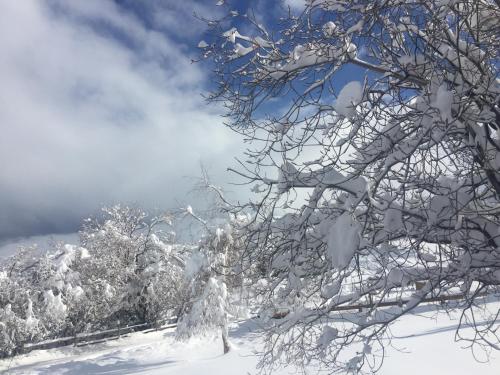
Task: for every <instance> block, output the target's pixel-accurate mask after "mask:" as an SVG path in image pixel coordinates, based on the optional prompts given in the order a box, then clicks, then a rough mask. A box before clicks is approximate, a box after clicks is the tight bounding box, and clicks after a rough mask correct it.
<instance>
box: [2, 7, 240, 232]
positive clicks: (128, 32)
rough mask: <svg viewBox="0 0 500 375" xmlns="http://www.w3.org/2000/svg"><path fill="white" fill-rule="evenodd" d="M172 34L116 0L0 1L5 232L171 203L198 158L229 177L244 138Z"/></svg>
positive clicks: (68, 225)
mask: <svg viewBox="0 0 500 375" xmlns="http://www.w3.org/2000/svg"><path fill="white" fill-rule="evenodd" d="M176 3H177V2H176ZM189 3H190V2H189V1H187V2H186V6H188V7H189ZM176 6H177V5H176ZM164 11H165V12H167V13H168V9H167V10H164ZM184 13H185V14H187V13H186V12H184ZM184 13H182V14H184ZM186 17H187V16H186ZM155 22H157V23H158V22H159V21H155ZM162 27H164V28H165V27H166V26H165V25H163V26H162ZM173 27H174V29H175V28H177V31H178V32H182V25H178V24H174V25H173ZM184 28H186V29H189V30H190V27H189V25H184ZM163 31H164V30H163ZM189 32H191V31H189ZM167 35H168V34H166V33H164V32H159V31H157V30H153V29H151V27H150V26H145V23H144V22H143V21H142V20H140V19H138V18H137V17H136V16H134V15H133V14H132V13H130V12H127V11H126V10H124V9H121V8H119V7H117V6H116V5H114V3H112V2H104V1H86V0H81V1H76V0H75V1H70V2H68V1H64V2H63V1H49V2H42V1H35V0H33V1H20V2H17V1H16V2H14V1H2V2H0V82H2V90H0V127H1V134H2V135H1V137H0V175H1V180H0V239H3V240H5V239H6V238H10V237H15V236H26V235H33V234H43V233H52V232H70V231H74V230H75V228H76V227H77V225H78V223H79V222H80V219H81V218H82V217H83V216H87V215H89V214H91V213H92V212H94V211H95V210H96V209H97V208H98V207H99V206H100V205H102V204H106V203H112V202H119V201H123V202H136V203H138V204H141V205H144V206H146V207H156V206H159V207H172V206H175V205H177V204H179V201H182V200H183V199H184V196H185V192H186V190H188V189H189V187H190V185H191V183H192V181H191V180H190V179H187V178H185V176H192V175H196V174H198V172H199V169H198V165H199V162H200V160H203V161H204V162H205V163H206V164H207V165H208V166H211V171H212V173H213V174H214V178H215V179H216V180H218V181H219V182H220V183H224V182H225V181H227V180H228V178H229V176H227V175H226V174H225V172H224V171H225V167H226V166H227V164H228V160H230V159H231V158H232V156H234V155H236V154H237V153H238V151H239V149H240V148H241V143H240V141H239V140H238V137H237V136H235V135H233V134H232V133H231V132H230V131H229V130H228V129H226V128H225V127H224V126H222V125H221V119H220V117H219V116H218V115H217V113H216V111H217V110H218V109H216V108H213V107H208V106H207V105H206V104H205V103H204V102H203V100H202V99H201V97H200V92H201V91H202V90H203V87H204V85H205V83H206V77H205V76H206V73H205V72H204V71H203V67H202V66H200V65H199V64H191V63H190V56H189V55H190V50H189V49H188V48H187V47H186V46H185V45H183V44H182V43H180V42H178V41H173V39H171V38H170V37H168V36H167Z"/></svg>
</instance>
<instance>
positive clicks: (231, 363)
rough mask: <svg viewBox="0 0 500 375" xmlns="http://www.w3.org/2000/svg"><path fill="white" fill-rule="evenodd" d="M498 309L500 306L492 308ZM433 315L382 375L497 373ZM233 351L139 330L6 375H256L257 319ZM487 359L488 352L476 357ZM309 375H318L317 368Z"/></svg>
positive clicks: (43, 357) (35, 357)
mask: <svg viewBox="0 0 500 375" xmlns="http://www.w3.org/2000/svg"><path fill="white" fill-rule="evenodd" d="M489 307H490V308H498V304H496V303H495V304H490V306H489ZM432 315H433V314H432V313H431V312H426V313H424V314H420V315H419V316H416V315H411V316H406V317H405V318H404V320H403V321H401V322H400V323H398V324H397V325H396V327H395V329H394V335H395V337H396V338H395V339H394V340H393V342H392V343H391V346H392V347H389V346H388V347H387V350H388V351H387V357H386V360H385V362H384V367H383V368H382V370H381V374H384V375H399V374H401V373H402V372H404V373H405V375H412V374H415V375H421V374H440V375H447V374H449V375H462V374H463V375H466V374H467V375H468V374H481V375H490V374H491V375H493V374H495V375H497V374H498V373H499V369H500V355H499V354H498V353H492V355H491V357H490V361H489V362H487V363H481V362H479V361H477V360H475V359H474V357H473V354H472V352H471V351H470V350H467V349H461V347H463V345H464V344H463V343H453V337H454V333H455V328H456V326H457V321H456V317H446V316H441V317H440V318H439V319H437V320H436V319H434V318H432ZM230 337H231V343H232V350H231V351H230V353H229V354H227V355H222V345H221V343H220V342H219V340H213V339H208V338H204V339H202V338H194V339H192V340H190V341H189V342H185V343H179V342H177V341H175V338H174V331H173V329H168V330H164V331H158V332H148V333H142V332H137V333H134V334H131V335H129V336H127V337H123V338H121V339H119V340H115V341H109V342H107V343H102V344H96V345H94V346H84V347H77V348H75V347H65V348H61V349H52V350H42V351H36V352H32V353H30V354H27V355H22V356H18V357H14V358H13V359H7V360H3V361H0V372H2V373H5V374H12V375H14V374H47V375H48V374H51V375H52V374H158V375H160V374H161V375H163V374H169V375H199V374H217V375H237V374H242V375H247V374H256V373H257V372H258V369H256V365H257V363H258V358H257V357H256V355H255V351H258V350H260V349H261V348H262V342H261V330H260V328H259V322H258V321H257V320H255V319H250V320H246V321H243V322H241V323H238V324H234V325H233V326H232V329H231V330H230ZM475 354H476V356H477V359H478V360H485V359H486V357H485V355H484V352H476V353H475ZM295 370H297V369H295V368H287V369H280V370H278V371H273V372H272V373H273V374H275V375H284V374H291V373H294V372H295ZM306 371H307V373H311V374H312V373H316V370H315V369H314V368H313V367H309V368H308V369H306Z"/></svg>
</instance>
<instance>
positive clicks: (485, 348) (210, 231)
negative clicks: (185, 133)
mask: <svg viewBox="0 0 500 375" xmlns="http://www.w3.org/2000/svg"><path fill="white" fill-rule="evenodd" d="M298 3H300V4H298ZM213 7H214V8H216V9H217V13H215V14H210V15H209V14H203V13H199V12H197V13H196V14H195V17H194V18H196V19H197V20H198V21H199V22H201V23H202V24H203V25H204V30H203V31H202V32H200V33H199V35H197V37H198V40H199V42H196V44H195V45H194V48H196V50H197V52H196V53H197V57H196V58H195V59H193V62H195V63H196V64H198V65H199V66H202V67H203V69H204V72H205V74H207V75H208V76H209V77H210V84H209V85H208V87H207V88H206V90H205V92H204V93H205V95H206V98H207V101H208V103H209V104H211V105H212V107H213V108H216V109H217V110H218V111H219V113H220V114H221V115H223V116H224V120H225V124H226V126H227V127H228V128H229V129H230V130H231V131H233V132H234V133H235V134H237V135H238V137H239V138H241V139H243V140H244V142H245V152H244V154H243V156H240V157H238V158H237V166H236V167H231V166H229V165H228V167H229V171H230V172H231V174H232V176H234V177H235V178H236V179H237V181H238V182H237V184H238V185H242V186H244V189H245V191H246V195H245V198H244V199H242V198H232V197H231V195H230V194H229V195H228V194H226V191H225V188H223V187H220V186H219V184H218V183H214V182H213V180H212V179H211V178H210V176H209V174H208V173H207V171H206V170H205V169H202V178H201V179H200V180H199V183H198V184H197V190H196V192H197V194H198V196H199V197H202V199H201V200H204V201H205V207H204V208H203V209H198V208H197V206H196V205H193V207H191V206H189V205H186V206H181V207H179V208H178V209H171V210H166V211H165V213H162V214H159V215H153V214H149V213H148V212H147V210H145V209H140V208H137V207H136V206H131V205H126V204H121V205H120V204H119V205H111V206H109V207H105V208H104V209H103V212H102V213H101V214H98V215H95V216H94V217H92V218H90V219H87V220H84V221H83V222H82V224H81V226H80V228H81V229H80V231H79V242H78V243H75V244H64V243H56V244H54V245H53V246H52V247H51V248H50V249H44V251H43V252H41V253H40V251H39V249H36V247H30V246H23V247H21V248H19V249H18V251H17V253H16V254H15V255H14V256H12V257H10V258H8V259H6V260H5V261H2V262H1V263H0V357H4V358H5V359H4V360H3V362H5V363H7V362H8V361H9V360H12V358H21V359H17V360H15V361H18V362H15V363H17V364H18V366H21V367H22V366H23V363H28V362H29V361H28V362H26V361H27V360H26V358H29V356H30V355H33V357H32V358H36V352H32V353H31V354H22V353H23V352H27V351H29V347H30V345H33V344H34V343H40V342H42V343H43V342H49V341H47V340H56V341H57V340H58V339H62V338H71V337H73V338H74V340H73V344H74V345H75V346H76V344H77V342H78V338H79V337H80V338H82V337H85V335H86V334H91V333H94V332H105V331H110V330H115V329H117V328H119V329H125V328H127V327H131V326H134V327H136V326H141V327H143V328H144V329H149V330H153V331H152V332H150V333H149V334H150V335H151V336H148V337H150V338H152V339H153V341H154V342H156V341H155V340H158V342H161V341H160V338H161V337H163V338H164V340H167V342H168V343H169V345H171V346H172V347H176V346H178V347H179V348H180V349H179V350H180V352H182V353H183V354H180V357H177V356H176V354H172V353H173V352H172V350H173V349H169V350H170V351H169V352H168V353H170V354H169V355H170V356H171V357H174V358H181V357H183V356H185V355H186V354H185V353H184V352H183V351H189V348H190V346H189V345H191V344H192V343H193V342H195V343H196V342H197V341H196V340H205V341H203V342H204V344H203V345H206V343H207V342H209V343H210V344H208V345H209V346H213V347H214V348H216V349H214V350H215V351H216V352H219V353H220V354H221V355H222V354H224V355H225V356H227V357H228V358H232V359H231V360H227V361H226V362H225V363H226V365H223V364H222V360H221V362H220V363H219V362H217V363H218V364H217V365H216V366H220V368H218V369H217V370H214V371H217V372H220V373H223V371H222V370H221V368H223V367H224V366H229V368H225V369H224V371H226V372H227V373H231V374H238V373H246V372H247V371H257V370H256V368H255V366H257V368H258V369H260V370H261V371H263V372H264V373H276V374H278V373H281V372H282V371H287V370H286V369H285V370H284V369H283V368H284V367H286V368H288V369H290V368H291V369H293V370H294V371H295V370H297V371H302V372H304V373H312V372H315V371H316V372H317V371H320V372H321V373H326V374H333V373H340V374H351V373H352V374H358V373H360V374H361V373H375V372H380V373H383V374H385V373H389V371H392V372H391V373H404V372H405V371H406V370H405V369H404V368H403V365H402V361H403V360H402V361H401V362H399V361H396V362H395V361H392V362H391V356H393V355H394V353H399V350H398V349H397V347H398V345H399V344H402V341H404V338H405V337H406V338H407V339H408V340H411V338H412V337H413V338H414V337H419V336H421V335H422V336H423V335H424V333H423V332H422V327H421V326H420V325H419V324H415V323H414V322H415V321H414V319H415V318H416V317H417V316H424V317H427V318H433V319H434V320H432V322H433V323H429V322H427V323H426V328H425V332H426V333H425V334H429V332H434V333H440V334H441V333H443V332H445V331H451V332H453V334H452V335H449V336H447V340H443V338H442V336H439V337H440V338H439V340H437V341H438V342H439V345H443V346H447V345H449V348H452V347H453V345H456V344H455V343H454V342H459V344H460V347H461V348H462V350H463V351H464V352H465V351H468V352H469V353H472V355H470V358H469V357H467V358H468V359H469V360H470V361H471V362H472V363H475V361H478V363H479V362H486V363H488V362H489V361H491V362H490V365H491V366H493V368H497V367H498V365H499V364H498V360H497V359H498V358H500V355H499V353H498V350H499V349H500V336H499V333H498V328H499V318H500V317H499V314H500V288H499V287H500V76H499V68H500V56H499V53H500V2H498V1H497V0H450V1H427V0H414V1H399V0H383V1H378V0H376V1H365V0H353V1H340V0H306V1H304V2H300V1H299V2H296V1H284V2H279V6H278V8H279V11H276V9H274V7H272V6H269V9H271V8H273V12H272V15H271V16H270V15H269V14H268V15H267V16H266V17H264V18H263V17H262V14H261V13H262V8H260V11H256V10H254V9H252V8H251V7H248V6H246V5H242V3H241V2H238V1H218V2H217V3H216V4H215V2H214V4H213ZM270 13H271V12H270ZM185 126H188V125H185ZM235 157H236V155H235ZM207 202H209V203H207ZM207 206H208V207H209V209H208V210H207V209H206V207H207ZM186 222H188V223H190V224H189V225H190V228H191V230H192V233H194V234H195V235H194V238H193V236H191V239H190V240H187V237H185V236H184V237H183V236H180V235H179V233H176V230H177V229H178V228H179V227H180V226H179V225H180V224H182V223H184V227H185V226H186V225H185V224H186ZM450 321H452V322H453V323H452V324H451V325H448V324H449V322H450ZM167 326H168V328H166V327H167ZM256 327H259V328H256ZM445 327H448V328H445ZM449 327H451V328H449ZM141 329H142V328H141ZM163 329H167V331H166V332H168V333H165V334H164V335H163V334H161V333H160V332H163V331H162V330H163ZM245 329H247V330H248V332H251V334H250V333H248V332H247V331H245ZM433 330H435V331H433ZM245 332H246V333H245ZM257 332H258V333H257ZM402 332H404V333H402ZM134 335H135V336H134ZM134 335H133V336H132V337H133V338H126V340H129V341H130V344H131V345H132V344H134V343H137V342H141V339H140V338H139V336H138V335H140V334H139V333H136V334H134ZM162 335H163V336H162ZM254 335H255V336H257V335H259V336H260V335H261V336H262V337H259V338H258V339H257V338H255V336H254ZM118 336H120V335H119V334H118ZM200 337H201V338H200ZM207 337H208V338H211V337H215V338H216V340H215V341H210V340H208V339H207ZM134 340H135V341H134ZM207 340H208V341H207ZM236 341H237V342H236ZM190 343H191V344H190ZM254 344H255V345H254ZM98 345H104V347H99V348H100V349H99V350H101V349H103V348H105V345H106V343H104V344H103V343H99V344H98ZM110 345H116V347H119V345H120V344H110ZM145 345H146V344H145ZM148 345H149V346H148ZM154 345H155V344H152V343H151V342H148V343H147V345H146V346H145V347H147V348H149V349H148V350H152V349H151V348H152V347H153V346H154ZM159 345H161V344H159ZM193 345H194V344H193ZM402 345H404V343H403V344H402ZM426 345H431V346H432V345H433V344H432V341H431V340H430V341H429V343H428V344H426ZM195 346H196V345H195ZM250 347H251V348H250ZM238 348H244V349H241V350H243V352H244V353H246V354H245V355H247V354H250V352H251V354H252V355H255V356H256V360H255V363H253V362H252V363H251V365H250V367H251V368H249V369H248V370H247V369H245V370H243V369H242V368H238V361H237V360H236V357H234V356H235V354H234V351H235V350H236V351H238V350H239V349H238ZM436 349H438V348H436ZM439 349H441V348H439ZM66 350H68V353H71V352H70V351H69V349H66ZM117 350H118V349H117ZM141 350H142V349H141ZM449 351H450V352H451V351H453V350H452V349H450V350H449ZM443 352H448V350H443ZM118 353H120V354H119V356H123V353H122V352H121V351H120V350H118ZM454 353H455V352H454ZM458 353H461V352H460V351H458ZM434 354H436V353H434ZM16 355H20V356H21V357H16ZM138 355H139V354H138ZM140 355H144V354H140ZM397 355H401V353H399V354H397ZM453 355H456V354H453ZM459 355H461V354H459ZM464 355H465V354H464ZM23 356H24V357H23ZM26 356H28V357H26ZM99 356H102V354H99ZM410 356H411V354H410ZM429 357H432V354H429ZM436 357H437V358H439V356H438V355H436ZM9 358H10V359H9ZM120 358H121V357H120ZM141 358H142V357H141ZM464 358H466V357H463V358H461V360H463V361H465V359H464ZM105 360H106V356H105V355H104V356H103V361H105ZM165 360H167V359H165ZM23 361H24V362H23ZM83 361H84V360H83ZM141 361H142V359H141ZM176 361H177V360H176ZM174 362H175V361H174ZM386 362H387V363H388V367H385V366H386ZM155 363H162V362H161V361H160V360H158V361H157V362H155ZM464 363H465V362H464ZM467 363H468V362H467ZM0 364H2V362H0ZM35 365H36V364H35ZM469 365H470V364H464V365H463V366H462V365H461V368H458V367H453V368H450V369H449V372H443V373H453V374H462V373H464V374H465V373H466V372H464V371H468V370H466V368H468V367H467V366H469ZM161 366H165V363H162V365H161ZM161 366H160V369H159V370H158V371H160V372H161V371H163V370H165V371H167V367H161ZM214 366H215V365H214ZM470 366H474V365H470ZM494 366H497V367H494ZM21 367H19V368H21ZM28 367H29V366H28ZM49 368H50V367H49ZM81 368H82V371H85V365H84V364H82V367H81ZM386 368H387V371H388V372H385V371H386V370H385V369H386ZM422 368H424V366H423V365H422ZM478 368H479V367H478ZM0 369H1V367H0ZM88 369H89V371H91V370H90V367H89V368H88ZM481 369H482V370H474V371H484V372H485V373H486V371H489V370H491V367H488V370H487V369H486V367H481ZM136 370H137V371H136ZM136 370H131V371H132V373H134V371H136V372H141V373H148V371H149V370H148V366H145V367H144V368H138V369H136ZM184 370H185V372H183V373H190V372H189V371H190V370H189V369H184ZM184 370H182V369H180V368H179V369H178V371H184ZM413 370H415V371H416V373H420V371H421V370H419V368H418V366H417V367H415V368H414V369H413ZM92 371H94V368H93V367H92ZM242 371H243V372H242ZM461 371H462V372H461ZM470 371H472V370H470ZM160 372H159V373H160ZM92 373H94V372H92ZM96 373H99V372H98V371H97V372H96ZM150 373H154V369H151V372H150ZM179 373H180V372H179ZM252 373H253V372H252ZM283 373H285V372H283ZM435 373H438V372H437V370H436V372H435Z"/></svg>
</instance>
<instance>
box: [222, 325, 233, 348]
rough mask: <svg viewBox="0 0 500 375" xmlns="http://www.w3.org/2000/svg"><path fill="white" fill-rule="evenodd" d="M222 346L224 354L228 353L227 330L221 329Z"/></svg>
mask: <svg viewBox="0 0 500 375" xmlns="http://www.w3.org/2000/svg"><path fill="white" fill-rule="evenodd" d="M222 346H223V347H224V354H227V353H229V350H230V349H231V347H230V346H229V338H228V337H227V330H226V329H225V328H223V329H222Z"/></svg>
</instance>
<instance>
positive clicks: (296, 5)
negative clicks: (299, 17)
mask: <svg viewBox="0 0 500 375" xmlns="http://www.w3.org/2000/svg"><path fill="white" fill-rule="evenodd" d="M283 3H284V5H285V7H290V9H291V10H294V11H302V10H304V8H305V6H306V1H305V0H283Z"/></svg>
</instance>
